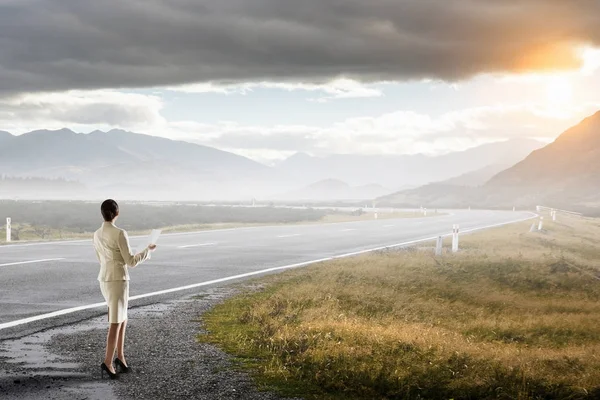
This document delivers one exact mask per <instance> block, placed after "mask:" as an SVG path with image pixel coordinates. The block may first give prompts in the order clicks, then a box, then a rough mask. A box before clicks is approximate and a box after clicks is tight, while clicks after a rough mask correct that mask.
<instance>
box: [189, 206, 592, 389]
mask: <svg viewBox="0 0 600 400" xmlns="http://www.w3.org/2000/svg"><path fill="white" fill-rule="evenodd" d="M563 218H564V217H563ZM530 223H531V222H529V223H521V224H516V225H512V226H508V227H504V228H499V229H495V230H490V231H486V232H482V233H478V234H475V235H471V236H464V237H463V238H462V239H461V245H462V248H463V250H462V251H461V253H460V254H457V255H451V254H446V255H444V256H443V257H439V258H436V257H434V256H433V254H432V251H423V250H415V249H412V250H403V251H391V252H385V253H379V254H373V255H369V256H363V257H357V258H350V259H343V260H336V261H332V262H328V263H324V264H320V265H316V266H313V267H309V268H306V269H303V270H297V271H292V272H288V273H285V274H281V275H277V276H273V277H269V278H266V279H264V280H263V283H264V289H263V290H261V291H259V292H254V293H247V294H245V295H242V296H239V297H236V298H233V299H231V300H229V301H227V302H225V303H224V304H222V305H220V306H218V307H216V308H215V309H214V310H212V311H211V312H210V313H209V315H207V316H206V319H205V324H206V328H207V330H208V332H209V334H208V335H204V336H200V338H201V340H205V341H209V342H212V343H216V344H218V345H220V346H222V347H223V348H225V349H226V350H228V351H230V352H231V353H233V354H235V355H237V356H238V357H240V358H242V359H244V360H246V361H248V360H250V365H251V366H252V367H253V368H254V370H255V371H256V376H257V378H258V381H259V382H261V383H263V384H265V385H268V386H273V387H275V388H277V389H278V390H280V391H282V392H284V393H285V394H295V395H298V394H300V395H304V397H306V398H337V397H340V398H341V397H346V398H365V399H372V398H440V399H441V398H523V399H526V398H540V399H541V398H565V399H566V398H569V399H572V398H599V397H600V303H599V302H598V300H600V281H599V280H598V276H599V274H600V257H599V256H600V222H599V221H597V220H586V219H575V218H569V219H562V222H559V223H547V224H546V229H547V231H546V232H545V233H528V230H529V229H528V228H529V224H530Z"/></svg>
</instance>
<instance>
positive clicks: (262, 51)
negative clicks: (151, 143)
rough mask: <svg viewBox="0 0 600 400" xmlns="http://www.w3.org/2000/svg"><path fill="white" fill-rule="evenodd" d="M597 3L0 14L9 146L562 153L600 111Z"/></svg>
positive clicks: (542, 0) (184, 4) (91, 6)
mask: <svg viewBox="0 0 600 400" xmlns="http://www.w3.org/2000/svg"><path fill="white" fill-rule="evenodd" d="M599 93H600V2H597V1H591V0H571V1H563V0H486V1H483V0H453V1H448V0H419V1H414V0H412V1H409V0H369V1H364V0H302V1H297V0H296V1H293V0H219V1H213V0H129V1H127V2H124V1H121V0H103V1H101V2H99V1H89V0H0V130H4V131H8V132H11V133H13V134H22V133H25V132H28V131H31V130H35V129H60V128H63V127H67V128H70V129H72V130H75V131H77V132H84V133H85V132H91V131H93V130H96V129H102V130H108V129H112V128H119V129H125V130H129V131H134V132H139V133H146V134H150V135H155V136H163V137H168V138H172V139H178V140H186V141H189V142H193V143H198V144H203V145H208V146H212V147H217V148H220V149H223V150H227V151H232V152H235V153H237V154H241V155H244V156H247V157H250V158H253V159H255V160H257V161H260V162H264V163H266V164H273V163H275V162H277V161H278V160H281V159H284V158H285V157H288V156H290V155H292V154H294V153H296V152H306V153H309V154H313V155H320V156H325V155H328V154H339V153H344V154H414V153H424V154H430V155H436V154H443V153H447V152H450V151H457V150H463V149H466V148H469V147H473V146H476V145H479V144H482V143H486V142H492V141H499V140H507V139H512V138H537V139H539V140H542V141H546V142H549V141H552V140H553V139H554V138H556V137H557V136H558V135H559V134H560V133H561V132H563V131H564V130H565V129H567V128H569V127H570V126H572V125H574V124H576V123H577V122H579V121H580V120H582V119H583V118H585V117H586V116H589V115H591V114H593V113H595V112H597V111H599V110H600V94H599Z"/></svg>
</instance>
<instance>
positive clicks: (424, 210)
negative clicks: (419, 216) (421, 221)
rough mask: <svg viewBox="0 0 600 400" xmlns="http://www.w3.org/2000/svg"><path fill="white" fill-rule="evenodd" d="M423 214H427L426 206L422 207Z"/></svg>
mask: <svg viewBox="0 0 600 400" xmlns="http://www.w3.org/2000/svg"><path fill="white" fill-rule="evenodd" d="M423 215H424V216H427V209H426V208H424V209H423Z"/></svg>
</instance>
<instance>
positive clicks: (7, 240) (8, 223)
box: [6, 218, 12, 243]
mask: <svg viewBox="0 0 600 400" xmlns="http://www.w3.org/2000/svg"><path fill="white" fill-rule="evenodd" d="M11 228H12V226H11V220H10V218H6V242H7V243H8V242H10V240H11V232H10V230H11Z"/></svg>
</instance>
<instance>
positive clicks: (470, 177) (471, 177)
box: [439, 164, 512, 187]
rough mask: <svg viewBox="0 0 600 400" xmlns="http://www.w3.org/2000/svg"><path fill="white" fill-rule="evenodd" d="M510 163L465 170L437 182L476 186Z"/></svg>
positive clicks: (507, 166) (485, 181) (482, 183)
mask: <svg viewBox="0 0 600 400" xmlns="http://www.w3.org/2000/svg"><path fill="white" fill-rule="evenodd" d="M511 166H512V165H502V164H494V165H488V166H487V167H483V168H481V169H478V170H476V171H471V172H467V173H466V174H462V175H460V176H457V177H454V178H450V179H447V180H445V181H443V182H439V183H440V184H443V185H450V186H466V187H477V186H482V185H484V184H486V183H487V182H488V181H489V180H490V179H492V178H493V177H494V176H496V175H497V174H498V173H500V172H502V171H504V170H505V169H507V168H509V167H511Z"/></svg>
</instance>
